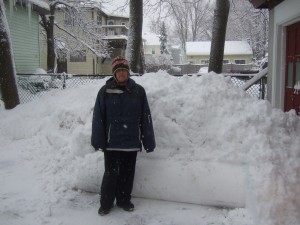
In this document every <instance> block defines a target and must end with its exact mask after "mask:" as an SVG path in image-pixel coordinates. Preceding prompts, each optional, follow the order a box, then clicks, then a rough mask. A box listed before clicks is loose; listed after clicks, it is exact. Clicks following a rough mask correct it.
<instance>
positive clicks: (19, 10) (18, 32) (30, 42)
mask: <svg viewBox="0 0 300 225" xmlns="http://www.w3.org/2000/svg"><path fill="white" fill-rule="evenodd" d="M38 3H39V1H36V0H35V1H33V2H31V1H30V0H28V1H25V0H23V1H10V0H4V5H5V13H6V17H7V21H8V27H9V30H10V37H11V42H12V48H13V54H14V60H15V65H16V71H17V73H33V72H34V71H35V70H36V69H37V68H40V67H41V57H40V42H39V40H40V38H39V35H40V26H39V12H46V11H47V9H46V7H44V5H45V3H44V2H42V1H41V4H40V5H39V4H38ZM45 6H46V5H45Z"/></svg>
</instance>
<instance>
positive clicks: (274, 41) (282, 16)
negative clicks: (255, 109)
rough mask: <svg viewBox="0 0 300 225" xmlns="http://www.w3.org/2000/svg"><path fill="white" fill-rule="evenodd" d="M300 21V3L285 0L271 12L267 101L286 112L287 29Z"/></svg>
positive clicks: (294, 0)
mask: <svg viewBox="0 0 300 225" xmlns="http://www.w3.org/2000/svg"><path fill="white" fill-rule="evenodd" d="M298 21H300V1H299V0H285V1H283V2H282V3H280V4H279V5H277V6H276V7H275V8H273V9H272V10H270V26H269V76H268V96H267V99H268V100H269V101H270V102H271V105H272V106H273V107H275V108H279V109H282V110H284V101H285V100H284V98H285V89H284V88H285V64H286V62H285V61H286V59H285V58H286V27H287V26H289V25H291V24H294V23H296V22H298Z"/></svg>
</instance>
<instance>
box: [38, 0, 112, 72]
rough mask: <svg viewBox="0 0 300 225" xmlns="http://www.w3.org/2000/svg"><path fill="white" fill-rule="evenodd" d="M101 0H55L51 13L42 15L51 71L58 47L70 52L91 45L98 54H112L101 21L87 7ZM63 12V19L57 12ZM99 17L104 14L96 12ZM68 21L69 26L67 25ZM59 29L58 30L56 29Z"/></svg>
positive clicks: (51, 2) (95, 4)
mask: <svg viewBox="0 0 300 225" xmlns="http://www.w3.org/2000/svg"><path fill="white" fill-rule="evenodd" d="M99 4H100V3H99V1H82V0H75V1H74V0H52V1H50V3H49V6H50V15H40V16H41V18H42V21H41V25H42V26H43V28H44V29H45V31H46V38H47V48H48V56H47V63H48V68H47V70H48V72H54V66H55V58H56V57H57V54H56V49H59V48H64V50H66V51H67V52H68V51H69V52H71V51H73V50H81V49H85V48H87V49H89V50H90V51H91V52H93V53H94V54H95V55H96V56H98V57H107V56H109V49H108V45H107V42H106V41H104V40H103V34H102V31H101V24H100V21H97V20H93V19H91V18H88V16H87V15H88V14H87V9H88V8H93V7H99V9H100V5H99ZM58 11H59V12H62V14H63V15H64V21H60V22H59V21H57V20H55V13H57V12H58ZM97 16H98V18H99V19H100V17H101V15H97ZM65 23H68V24H67V25H68V26H64V24H65ZM55 28H56V30H57V31H58V30H59V32H55Z"/></svg>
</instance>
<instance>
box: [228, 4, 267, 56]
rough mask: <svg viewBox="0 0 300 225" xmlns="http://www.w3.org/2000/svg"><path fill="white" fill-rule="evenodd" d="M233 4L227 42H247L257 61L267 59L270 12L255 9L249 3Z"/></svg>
mask: <svg viewBox="0 0 300 225" xmlns="http://www.w3.org/2000/svg"><path fill="white" fill-rule="evenodd" d="M231 2H232V7H231V10H230V14H229V19H228V26H227V27H228V28H227V34H226V40H247V41H248V42H249V44H250V46H251V47H252V50H253V54H254V58H255V59H261V58H263V57H265V55H266V52H267V49H268V24H269V12H268V10H267V9H262V10H259V9H255V8H253V6H252V4H251V3H250V2H249V1H244V0H231Z"/></svg>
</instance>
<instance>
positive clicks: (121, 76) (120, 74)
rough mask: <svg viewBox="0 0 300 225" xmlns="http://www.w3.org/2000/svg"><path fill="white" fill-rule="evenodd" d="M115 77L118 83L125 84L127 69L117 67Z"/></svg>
mask: <svg viewBox="0 0 300 225" xmlns="http://www.w3.org/2000/svg"><path fill="white" fill-rule="evenodd" d="M116 78H117V81H118V83H119V84H126V82H127V80H128V71H127V70H126V69H118V70H117V71H116Z"/></svg>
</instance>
